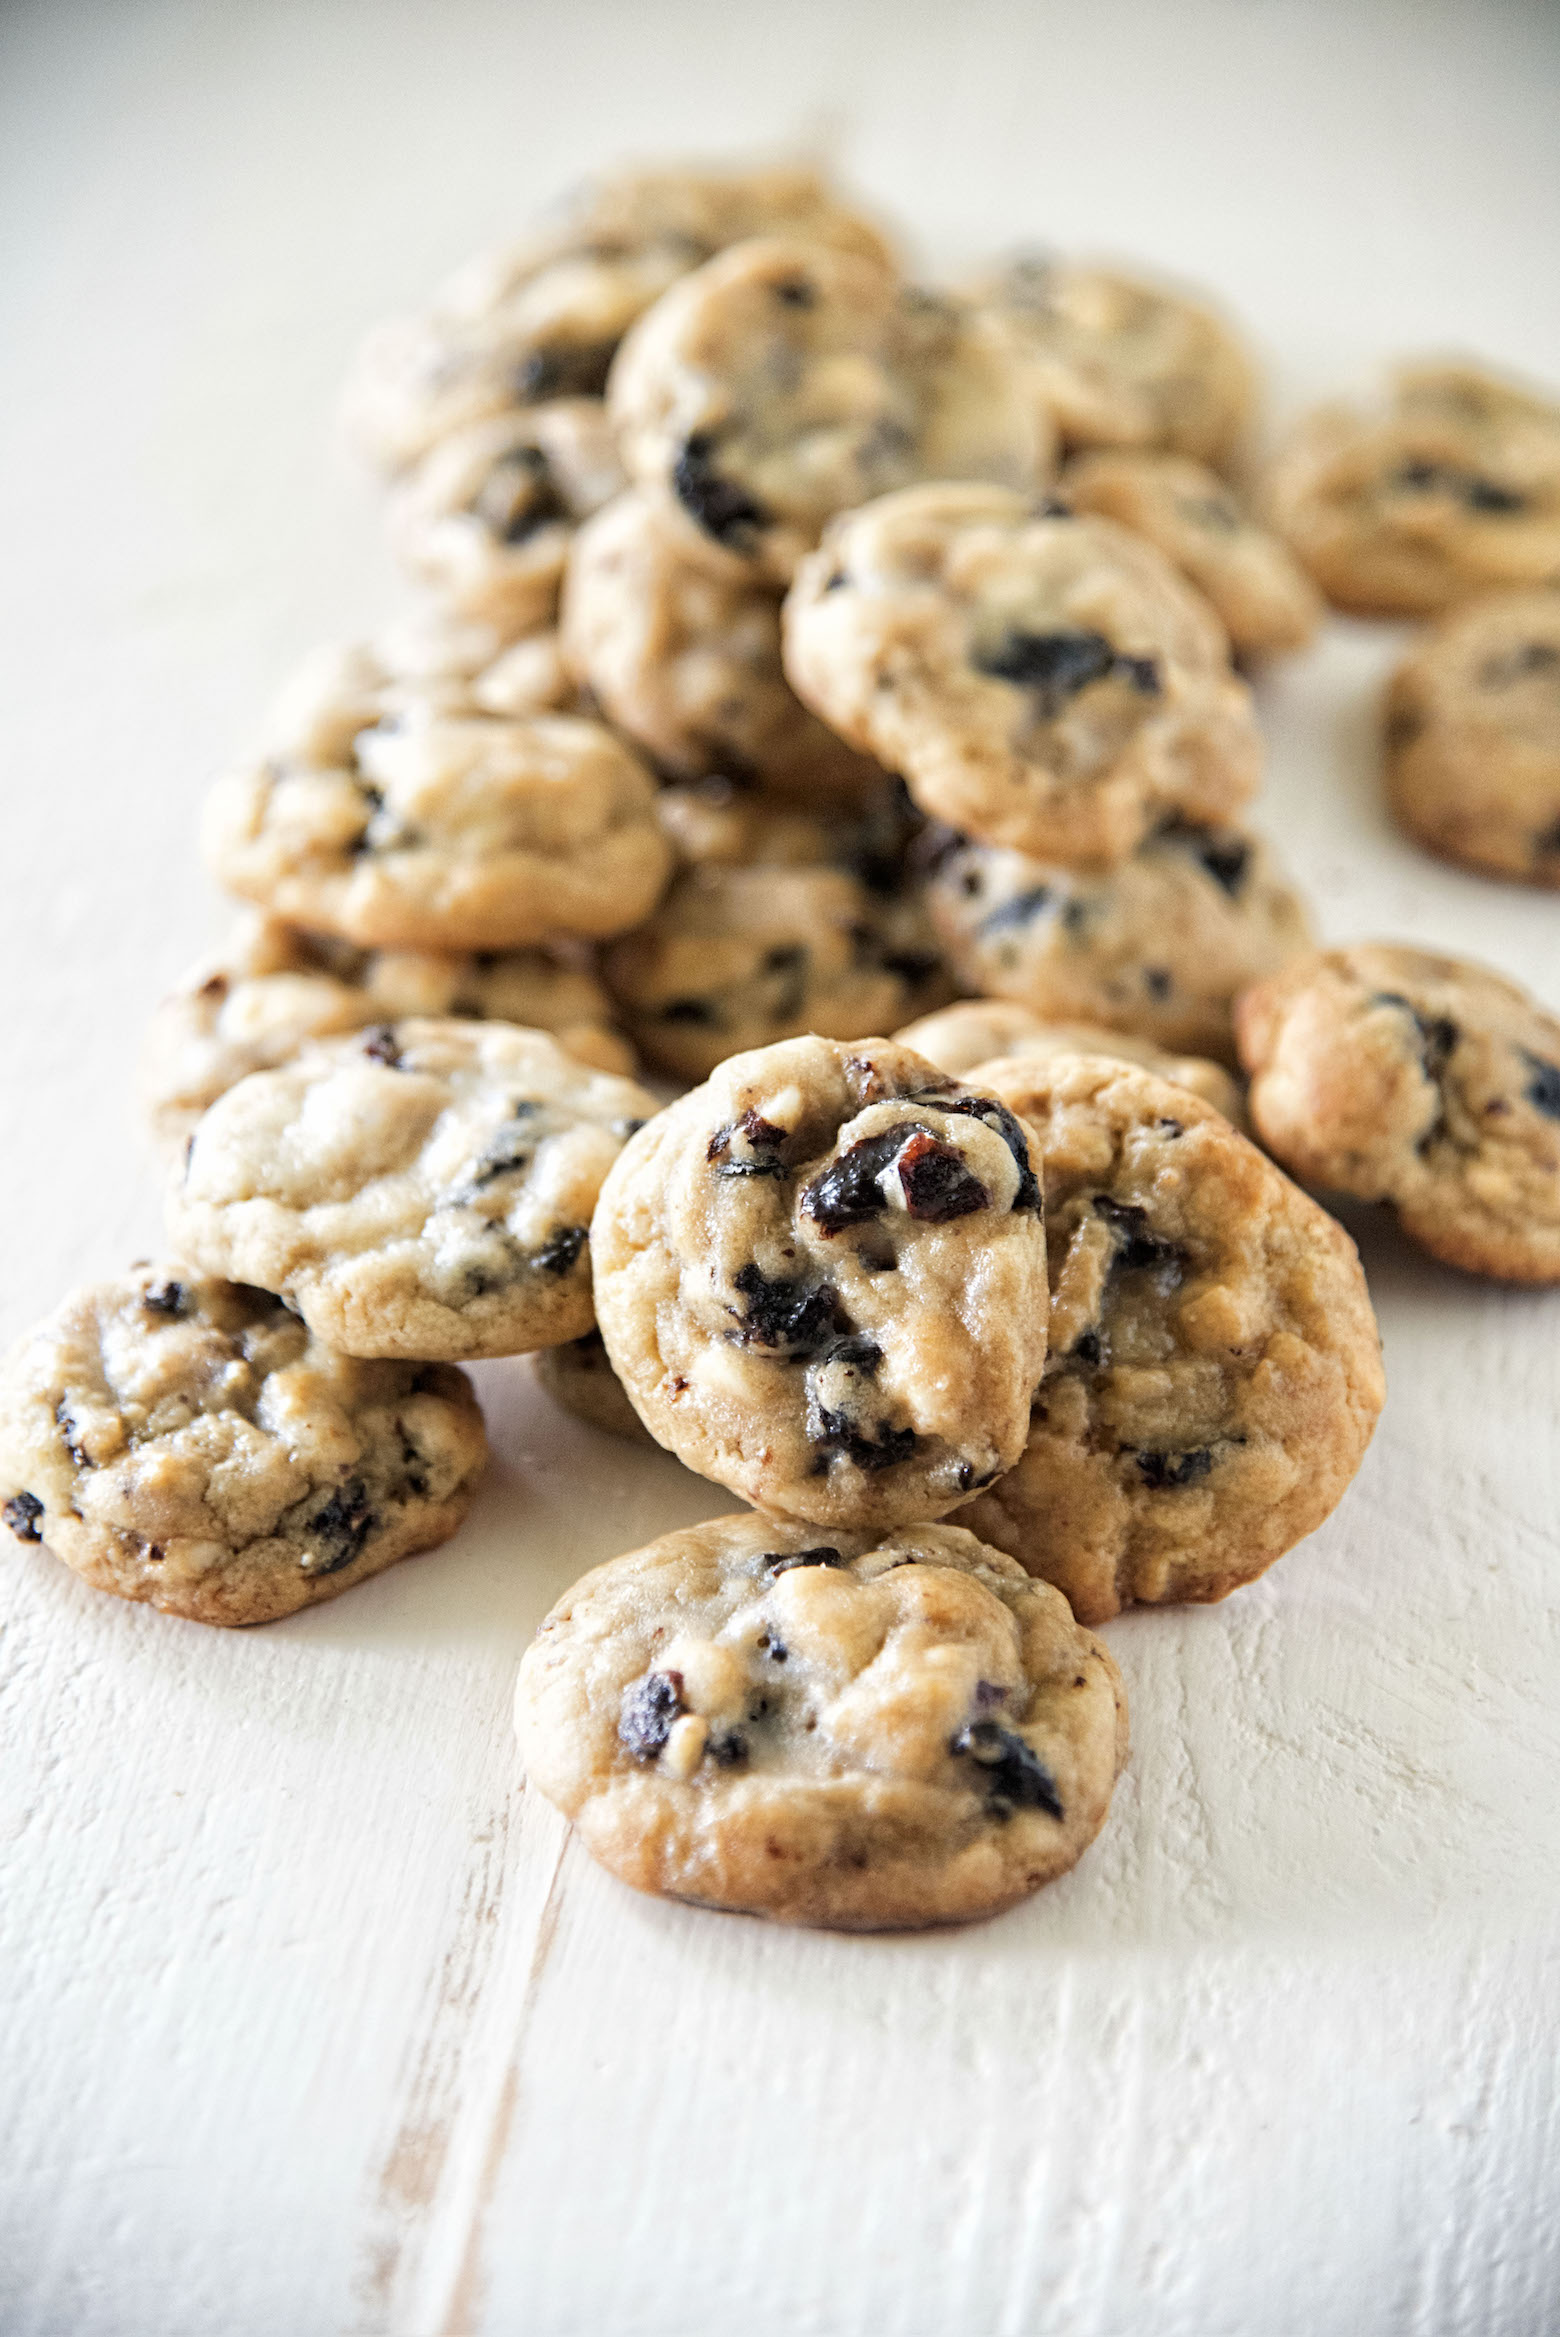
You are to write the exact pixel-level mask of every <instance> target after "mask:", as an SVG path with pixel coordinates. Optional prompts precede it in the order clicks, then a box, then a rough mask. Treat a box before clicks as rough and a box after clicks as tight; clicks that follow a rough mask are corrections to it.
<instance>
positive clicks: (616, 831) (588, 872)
mask: <svg viewBox="0 0 1560 2337" xmlns="http://www.w3.org/2000/svg"><path fill="white" fill-rule="evenodd" d="M202 843H203V848H204V851H205V857H206V863H207V866H208V867H209V868H210V870H211V872H212V874H213V876H214V877H215V878H216V880H217V882H218V883H219V884H221V885H224V886H225V887H226V888H227V889H228V890H229V891H230V892H234V893H237V894H239V895H241V896H242V897H243V898H245V899H248V900H253V901H258V902H260V903H261V905H262V906H264V907H265V908H268V909H270V910H272V911H273V912H274V913H275V914H276V915H277V916H280V917H285V918H288V919H290V920H293V921H296V922H297V923H299V924H301V925H307V926H312V927H317V928H320V929H322V930H324V931H326V932H332V933H340V934H343V935H344V936H345V937H346V938H347V939H348V940H349V941H355V942H357V943H358V944H359V945H360V946H361V947H363V948H365V949H435V950H473V949H475V950H508V949H519V948H522V947H524V946H526V945H528V944H529V943H532V942H537V941H543V940H546V939H547V938H548V937H549V936H550V935H554V934H576V935H581V936H585V937H587V938H592V939H594V938H596V937H598V936H602V935H606V934H612V933H622V932H626V931H627V930H628V929H629V928H630V927H631V926H634V925H637V924H639V923H640V921H641V920H642V919H643V918H645V917H646V916H648V915H649V913H650V911H651V910H652V909H653V908H654V906H655V904H656V902H657V901H658V900H659V898H660V896H661V893H662V891H663V890H664V887H665V884H666V878H667V875H668V872H669V870H670V867H671V859H672V854H671V847H670V845H669V844H668V843H667V841H666V838H665V836H664V835H663V834H662V832H661V828H660V825H659V823H658V821H657V819H656V816H655V786H654V782H653V781H652V779H651V777H650V774H649V773H648V772H647V771H646V770H645V768H644V766H643V764H642V763H640V762H639V761H638V759H637V758H636V757H635V756H634V755H633V754H631V753H630V751H629V749H628V748H627V747H625V746H624V745H623V744H622V743H621V742H620V741H619V740H617V739H615V738H614V737H613V736H612V733H611V732H610V731H609V730H607V729H606V728H605V727H604V725H602V724H601V723H599V722H586V721H583V720H581V719H579V718H578V717H577V716H573V715H564V714H539V715H534V716H531V717H529V718H526V719H521V720H515V721H504V720H501V719H499V718H497V717H489V716H485V715H477V714H451V713H445V712H442V711H441V710H440V709H439V707H438V706H437V705H436V704H432V705H429V706H426V707H424V708H423V709H422V710H421V711H420V712H415V713H412V712H409V713H406V714H403V715H402V716H401V718H400V719H399V720H397V721H394V722H391V723H386V724H381V725H380V726H378V727H376V728H374V729H370V730H359V731H358V732H357V733H356V734H355V736H354V737H353V739H352V741H351V743H350V746H347V747H345V748H344V749H343V759H342V760H341V761H340V762H339V763H335V764H331V765H327V766H320V765H318V764H315V763H311V762H306V761H301V760H299V761H295V760H292V759H290V758H286V757H278V756H276V755H271V756H268V757H267V758H266V759H265V760H264V761H262V762H260V763H258V764H252V765H250V766H248V767H247V768H244V769H240V770H237V771H231V772H229V773H227V774H226V775H225V776H224V777H223V778H221V779H219V780H218V781H217V782H216V784H215V786H214V787H213V788H212V790H211V794H210V796H209V797H208V800H207V805H206V813H205V820H204V825H203V829H202Z"/></svg>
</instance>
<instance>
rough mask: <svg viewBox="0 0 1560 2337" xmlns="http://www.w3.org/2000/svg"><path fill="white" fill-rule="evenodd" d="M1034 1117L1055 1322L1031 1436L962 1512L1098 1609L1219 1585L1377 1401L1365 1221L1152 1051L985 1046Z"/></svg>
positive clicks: (999, 1075) (1341, 1450) (1322, 1498)
mask: <svg viewBox="0 0 1560 2337" xmlns="http://www.w3.org/2000/svg"><path fill="white" fill-rule="evenodd" d="M981 1077H982V1080H983V1082H984V1083H985V1084H986V1085H988V1086H989V1087H990V1088H991V1089H992V1090H993V1092H994V1093H996V1094H998V1095H1000V1096H1001V1097H1002V1098H1003V1100H1004V1102H1005V1103H1006V1104H1007V1105H1008V1106H1009V1108H1010V1109H1011V1110H1013V1111H1014V1112H1016V1113H1018V1114H1019V1115H1020V1116H1021V1117H1022V1119H1023V1121H1024V1123H1025V1125H1026V1127H1028V1128H1029V1129H1031V1130H1032V1131H1033V1133H1034V1136H1035V1139H1036V1143H1037V1147H1038V1149H1039V1151H1040V1154H1041V1157H1042V1161H1043V1176H1044V1182H1045V1206H1046V1228H1047V1235H1048V1239H1049V1245H1050V1281H1051V1338H1050V1352H1049V1355H1048V1357H1047V1361H1046V1369H1045V1377H1044V1379H1043V1381H1042V1382H1041V1385H1040V1389H1039V1392H1038V1394H1037V1395H1036V1397H1035V1405H1034V1414H1033V1417H1032V1419H1031V1422H1030V1428H1029V1441H1028V1444H1027V1445H1026V1447H1025V1450H1024V1455H1023V1458H1022V1459H1021V1460H1020V1461H1019V1463H1018V1465H1017V1467H1016V1468H1014V1469H1013V1470H1011V1471H1010V1472H1009V1474H1008V1475H1007V1476H1005V1477H1004V1478H1002V1479H1001V1480H1000V1482H999V1483H997V1484H996V1485H993V1486H992V1488H991V1490H990V1491H989V1492H988V1493H985V1494H983V1495H982V1497H981V1498H980V1499H979V1500H978V1501H977V1502H974V1503H972V1504H971V1506H970V1508H969V1509H968V1510H967V1511H965V1512H963V1513H962V1514H963V1515H964V1516H966V1517H967V1519H968V1521H969V1524H970V1526H971V1529H972V1530H973V1531H974V1532H976V1533H978V1534H980V1535H981V1536H982V1537H983V1539H985V1540H986V1541H990V1542H995V1543H996V1544H997V1546H998V1547H999V1548H1000V1549H1003V1550H1009V1551H1011V1552H1012V1553H1013V1555H1014V1557H1016V1558H1019V1559H1021V1560H1022V1562H1023V1563H1024V1565H1026V1566H1027V1567H1029V1569H1030V1570H1031V1572H1033V1573H1035V1574H1039V1575H1042V1576H1043V1577H1044V1578H1045V1580H1046V1581H1047V1582H1052V1583H1055V1584H1056V1586H1057V1587H1058V1589H1060V1590H1062V1591H1065V1593H1066V1594H1067V1597H1068V1599H1069V1600H1070V1601H1071V1604H1072V1607H1073V1610H1074V1612H1075V1613H1076V1614H1077V1615H1079V1616H1080V1617H1081V1618H1082V1619H1083V1620H1084V1621H1085V1622H1099V1621H1101V1620H1103V1619H1104V1618H1105V1617H1106V1616H1108V1615H1114V1614H1115V1613H1116V1612H1117V1611H1118V1609H1120V1608H1121V1607H1124V1606H1128V1605H1130V1604H1132V1603H1133V1602H1134V1601H1142V1602H1149V1603H1158V1602H1159V1601H1161V1600H1171V1599H1221V1598H1223V1597H1225V1596H1226V1594H1227V1593H1228V1592H1230V1591H1232V1590H1234V1589H1236V1588H1237V1587H1238V1586H1239V1585H1240V1584H1241V1583H1243V1582H1249V1581H1251V1579H1252V1578H1253V1576H1255V1575H1258V1574H1261V1573H1262V1572H1263V1571H1264V1569H1265V1568H1266V1567H1268V1566H1270V1565H1271V1564H1272V1563H1273V1561H1274V1559H1275V1558H1278V1557H1280V1556H1281V1555H1282V1553H1283V1552H1284V1551H1285V1550H1287V1549H1289V1548H1290V1547H1291V1545H1292V1544H1293V1543H1295V1542H1297V1541H1299V1540H1300V1538H1301V1537H1302V1535H1305V1534H1309V1533H1312V1532H1314V1530H1315V1528H1316V1527H1317V1526H1319V1525H1320V1524H1321V1523H1322V1520H1323V1519H1324V1518H1325V1517H1326V1516H1327V1515H1328V1514H1329V1512H1330V1511H1331V1510H1332V1509H1333V1508H1334V1507H1335V1506H1336V1504H1337V1502H1338V1501H1339V1500H1340V1498H1341V1497H1342V1495H1343V1493H1344V1491H1345V1489H1346V1487H1347V1486H1348V1484H1349V1482H1350V1480H1351V1478H1352V1477H1353V1476H1354V1473H1355V1471H1356V1470H1357V1469H1358V1467H1359V1464H1360V1460H1361V1457H1362V1455H1363V1454H1364V1451H1365V1447H1366V1445H1367V1444H1368V1443H1369V1441H1370V1436H1371V1431H1372V1429H1373V1428H1374V1426H1375V1423H1376V1417H1377V1415H1378V1413H1379V1412H1380V1410H1381V1405H1382V1400H1383V1395H1384V1392H1385V1391H1384V1382H1383V1379H1382V1371H1381V1353H1380V1343H1379V1340H1378V1338H1377V1333H1376V1324H1375V1318H1374V1316H1373V1314H1372V1312H1371V1306H1370V1299H1369V1297H1368V1295H1367V1292H1366V1288H1365V1278H1364V1276H1363V1274H1362V1273H1361V1271H1360V1263H1359V1259H1358V1257H1357V1255H1356V1253H1355V1249H1354V1244H1353V1243H1352V1242H1351V1241H1350V1240H1349V1237H1348V1235H1347V1234H1346V1233H1345V1232H1344V1231H1343V1229H1342V1227H1341V1226H1339V1225H1337V1224H1336V1223H1335V1222H1334V1221H1333V1219H1332V1218H1330V1217H1329V1216H1328V1215H1327V1214H1326V1212H1325V1211H1324V1210H1322V1209H1320V1208H1318V1207H1317V1205H1316V1203H1315V1202H1314V1201H1312V1200H1310V1199H1309V1198H1308V1197H1307V1196H1306V1195H1305V1194H1304V1193H1302V1192H1301V1191H1300V1189H1299V1187H1298V1186H1296V1185H1293V1184H1291V1183H1290V1181H1289V1179H1288V1178H1287V1177H1286V1176H1285V1175H1284V1174H1283V1172H1282V1171H1281V1170H1279V1169H1276V1168H1275V1167H1274V1166H1273V1164H1272V1162H1271V1161H1269V1160H1265V1159H1264V1158H1263V1156H1262V1154H1261V1153H1260V1152H1258V1150H1257V1148H1256V1146H1255V1145H1254V1144H1251V1143H1249V1142H1248V1141H1247V1139H1246V1138H1245V1137H1244V1136H1241V1135H1240V1134H1238V1133H1237V1131H1236V1130H1235V1129H1234V1128H1232V1127H1231V1126H1230V1124H1229V1122H1228V1121H1227V1120H1226V1119H1225V1118H1224V1116H1223V1114H1222V1113H1219V1112H1216V1111H1215V1110H1214V1109H1213V1108H1212V1107H1211V1106H1210V1105H1208V1104H1205V1103H1203V1102H1201V1101H1200V1100H1199V1099H1198V1098H1197V1097H1195V1096H1193V1095H1190V1094H1188V1092H1187V1091H1186V1090H1185V1089H1184V1088H1181V1087H1176V1086H1172V1085H1171V1083H1170V1082H1169V1081H1168V1080H1163V1079H1157V1078H1155V1077H1154V1075H1153V1074H1152V1073H1151V1072H1147V1071H1140V1070H1137V1069H1136V1068H1133V1067H1130V1066H1127V1065H1124V1064H1117V1063H1107V1062H1105V1061H1103V1060H1101V1059H1098V1058H1090V1057H1087V1056H1075V1057H1072V1058H1071V1059H1066V1058H1063V1059H1060V1060H1058V1061H1056V1062H1052V1063H1046V1062H1044V1061H1043V1060H1040V1059H1039V1058H1036V1057H1034V1056H1020V1057H1013V1058H1010V1059H1009V1060H1008V1061H1006V1062H997V1063H988V1064H985V1065H984V1066H983V1067H982V1072H981Z"/></svg>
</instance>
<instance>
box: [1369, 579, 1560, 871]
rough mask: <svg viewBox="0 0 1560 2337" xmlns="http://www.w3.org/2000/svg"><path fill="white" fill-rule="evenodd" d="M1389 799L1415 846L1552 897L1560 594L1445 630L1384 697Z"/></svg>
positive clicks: (1495, 598)
mask: <svg viewBox="0 0 1560 2337" xmlns="http://www.w3.org/2000/svg"><path fill="white" fill-rule="evenodd" d="M1386 777H1387V800H1388V802H1389V803H1390V804H1391V806H1392V809H1393V811H1394V813H1395V814H1396V815H1397V818H1398V819H1399V821H1400V822H1401V823H1402V825H1403V826H1404V827H1405V828H1406V829H1407V830H1408V832H1409V834H1410V835H1411V836H1414V837H1417V839H1418V840H1419V842H1420V843H1421V844H1426V845H1428V846H1429V848H1430V850H1431V851H1432V852H1439V853H1440V854H1441V856H1442V857H1443V859H1446V860H1456V861H1459V862H1461V864H1462V865H1463V866H1464V867H1465V868H1474V869H1478V870H1479V871H1480V872H1481V873H1482V874H1485V875H1488V876H1510V877H1517V878H1520V879H1521V880H1522V881H1523V882H1524V883H1526V884H1541V885H1550V886H1560V591H1556V592H1508V593H1495V594H1492V595H1490V597H1489V598H1488V599H1483V600H1477V601H1472V602H1470V603H1469V604H1468V605H1467V606H1466V607H1465V608H1461V609H1457V610H1455V611H1454V612H1453V614H1452V615H1451V616H1449V617H1447V618H1445V619H1444V620H1443V622H1442V623H1441V624H1439V625H1438V626H1437V627H1436V629H1435V631H1434V632H1433V633H1431V634H1430V635H1429V637H1428V638H1427V639H1426V640H1424V641H1422V642H1421V643H1420V644H1419V646H1418V647H1417V648H1416V649H1414V650H1413V651H1412V652H1411V653H1410V655H1409V656H1408V657H1407V658H1406V659H1405V661H1404V662H1403V664H1402V665H1400V666H1399V667H1398V670H1397V672H1396V673H1395V674H1394V675H1393V677H1392V686H1391V689H1390V691H1389V692H1388V696H1387V722H1386Z"/></svg>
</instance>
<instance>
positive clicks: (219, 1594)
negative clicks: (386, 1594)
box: [0, 1265, 487, 1623]
mask: <svg viewBox="0 0 1560 2337" xmlns="http://www.w3.org/2000/svg"><path fill="white" fill-rule="evenodd" d="M486 1450H487V1446H486V1440H485V1438H484V1436H483V1432H482V1414H481V1413H480V1411H479V1410H478V1409H477V1402H476V1398H475V1397H474V1396H473V1394H472V1392H471V1388H470V1386H469V1384H468V1382H467V1380H466V1378H465V1376H464V1374H463V1373H461V1372H458V1371H455V1370H452V1369H451V1368H450V1366H449V1365H448V1364H443V1363H360V1362H354V1361H352V1360H350V1359H349V1358H348V1357H347V1356H344V1355H338V1354H336V1353H334V1352H333V1350H332V1349H330V1348H329V1347H326V1346H323V1345H322V1344H321V1343H320V1341H319V1340H318V1339H316V1338H314V1337H313V1336H311V1334H310V1333H309V1332H308V1331H307V1330H306V1329H305V1327H304V1325H303V1324H302V1323H301V1322H299V1321H298V1319H297V1317H296V1316H295V1315H294V1314H292V1313H290V1312H289V1311H288V1309H287V1308H286V1307H285V1306H284V1305H283V1304H282V1303H281V1301H280V1300H279V1299H276V1298H272V1297H270V1296H269V1295H268V1294H267V1293H266V1292H265V1291H262V1290H250V1289H244V1288H242V1287H240V1286H239V1285H237V1284H235V1283H231V1282H214V1281H208V1280H206V1279H205V1278H203V1277H202V1276H200V1275H198V1274H193V1273H191V1272H190V1271H189V1270H188V1268H186V1267H184V1266H177V1265H175V1266H157V1267H153V1266H149V1265H141V1266H136V1267H133V1268H132V1269H131V1271H130V1273H128V1274H126V1275H122V1276H121V1277H120V1278H119V1280H118V1281H115V1282H100V1283H95V1284H92V1285H90V1286H89V1287H88V1288H86V1289H83V1290H77V1291H73V1292H72V1294H71V1296H70V1297H69V1298H67V1299H66V1300H65V1301H64V1302H63V1304H62V1305H60V1306H59V1307H57V1308H56V1309H55V1311H54V1313H53V1314H52V1315H50V1316H48V1317H47V1318H46V1319H45V1320H44V1321H43V1322H42V1323H40V1324H39V1325H38V1326H37V1327H36V1329H35V1330H33V1331H32V1332H30V1333H29V1334H28V1335H27V1337H25V1338H24V1339H22V1340H21V1341H20V1342H19V1343H18V1344H17V1345H16V1346H15V1347H14V1348H13V1349H12V1351H11V1353H10V1355H9V1356H8V1357H7V1358H6V1361H5V1364H4V1366H3V1367H0V1516H3V1518H4V1520H5V1523H6V1524H7V1525H8V1526H9V1527H10V1529H11V1532H12V1533H13V1534H14V1535H15V1536H16V1538H17V1540H18V1541H22V1542H46V1543H47V1544H48V1546H49V1548H50V1549H51V1550H52V1551H53V1552H54V1554H55V1556H56V1557H57V1558H62V1559H63V1560H64V1561H65V1564H66V1565H67V1566H70V1567H72V1568H74V1570H75V1572H76V1573H77V1574H79V1575H82V1576H83V1577H84V1578H85V1579H86V1580H87V1581H88V1582H90V1583H91V1584H92V1585H93V1587H94V1588H95V1589H97V1590H105V1591H112V1592H113V1593H114V1595H115V1596H116V1597H118V1598H122V1599H145V1600H147V1601H149V1602H150V1604H151V1605H152V1606H154V1607H161V1608H162V1610H163V1611H164V1613H165V1614H170V1615H188V1616H190V1617H191V1618H192V1619H193V1620H194V1621H196V1622H198V1623H267V1622H270V1621H272V1620H273V1619H274V1618H275V1617H277V1616H278V1615H291V1614H293V1613H294V1612H295V1611H296V1610H297V1609H298V1608H299V1607H307V1606H313V1605H316V1604H318V1602H319V1601H320V1600H322V1599H333V1598H335V1597H336V1596H337V1595H338V1594H339V1593H340V1592H341V1591H344V1590H350V1589H351V1588H352V1586H353V1584H354V1583H358V1582H363V1581H365V1580H366V1579H367V1577H368V1576H369V1575H371V1574H378V1573H380V1572H382V1570H383V1569H384V1568H385V1567H387V1566H393V1565H394V1563H395V1561H396V1560H397V1559H398V1558H407V1557H410V1556H411V1555H412V1553H413V1552H414V1551H417V1550H430V1549H432V1548H433V1547H434V1545H435V1544H436V1543H439V1542H447V1541H448V1540H449V1538H450V1536H451V1534H453V1533H454V1531H455V1529H456V1527H457V1526H458V1525H459V1524H460V1521H461V1519H462V1518H463V1517H464V1516H465V1513H466V1509H467V1507H468V1505H469V1503H470V1500H471V1495H472V1490H473V1487H474V1485H475V1482H476V1478H477V1476H478V1473H479V1472H480V1470H481V1467H482V1463H483V1460H484V1457H485V1455H486Z"/></svg>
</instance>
